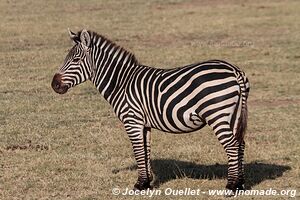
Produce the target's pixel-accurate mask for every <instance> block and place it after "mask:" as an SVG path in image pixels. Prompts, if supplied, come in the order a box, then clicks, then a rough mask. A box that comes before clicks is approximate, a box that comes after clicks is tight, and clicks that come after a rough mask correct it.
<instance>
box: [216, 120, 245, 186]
mask: <svg viewBox="0 0 300 200" xmlns="http://www.w3.org/2000/svg"><path fill="white" fill-rule="evenodd" d="M213 129H214V132H215V134H216V136H217V137H218V140H219V141H220V143H221V144H222V145H223V147H224V149H225V152H226V154H227V157H228V176H227V185H226V188H227V189H230V190H232V191H236V190H237V188H238V185H239V172H240V171H241V170H240V167H241V165H240V162H239V161H240V160H239V149H240V145H239V143H238V141H237V140H236V138H235V137H234V135H233V132H232V129H231V128H230V125H229V123H228V122H220V123H218V124H216V125H215V126H213Z"/></svg>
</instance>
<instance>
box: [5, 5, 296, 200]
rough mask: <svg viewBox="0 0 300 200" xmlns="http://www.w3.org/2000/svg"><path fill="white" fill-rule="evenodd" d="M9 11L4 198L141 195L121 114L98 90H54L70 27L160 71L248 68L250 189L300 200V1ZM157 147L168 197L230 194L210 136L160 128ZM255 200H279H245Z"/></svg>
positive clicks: (222, 160)
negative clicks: (211, 63)
mask: <svg viewBox="0 0 300 200" xmlns="http://www.w3.org/2000/svg"><path fill="white" fill-rule="evenodd" d="M0 10H1V12H0V22H1V23H0V27H1V28H0V30H1V37H0V60H1V64H0V74H1V79H0V199H5V200H6V199H131V198H134V197H130V196H118V197H116V196H113V195H112V193H111V190H112V188H114V187H119V188H121V190H124V189H125V188H126V187H129V188H132V186H133V184H134V182H135V181H136V171H135V161H134V158H133V155H132V149H131V145H130V142H129V140H128V138H127V135H126V133H125V131H124V128H123V126H122V124H121V123H120V122H119V121H118V120H117V119H116V117H115V116H114V114H113V112H112V110H111V108H110V106H109V105H108V104H107V103H106V102H105V101H104V100H103V98H102V97H101V96H100V95H99V94H98V92H97V91H96V89H95V88H94V87H93V86H92V85H91V84H90V83H86V84H83V85H80V86H78V87H76V88H74V89H73V90H71V91H70V92H69V93H67V94H66V95H63V96H59V95H57V94H55V93H54V92H53V91H52V89H51V88H50V82H51V79H52V76H53V74H54V73H55V72H56V70H57V69H58V68H59V66H60V64H62V62H63V60H64V57H65V55H66V52H67V50H68V49H69V48H70V47H71V42H70V41H69V38H68V34H67V28H68V27H69V28H71V29H72V30H73V31H78V30H80V29H82V28H87V29H91V30H94V31H97V32H98V33H101V34H104V35H106V36H107V37H108V38H110V39H112V40H113V41H116V42H117V43H118V44H120V45H122V46H124V47H125V48H126V49H129V50H131V51H133V52H135V55H136V56H137V58H139V60H140V62H141V63H143V64H147V65H150V66H159V67H164V66H165V67H175V66H180V65H184V64H189V63H193V62H198V61H202V60H208V59H225V60H227V61H229V62H231V63H234V64H236V65H238V66H240V67H241V68H242V69H243V70H244V71H245V72H246V73H247V75H248V77H249V79H250V82H251V93H250V98H249V110H250V111H249V112H250V113H249V128H248V132H247V136H246V141H247V145H246V155H245V160H246V173H247V181H248V182H247V187H248V189H249V188H252V189H259V190H262V189H269V188H273V189H276V190H282V189H296V190H297V191H298V197H299V192H300V167H299V166H300V157H299V155H300V147H299V142H300V135H299V132H300V128H299V115H300V107H299V105H300V79H299V75H300V67H299V66H298V65H299V61H300V53H299V52H300V34H299V33H300V24H299V18H300V12H299V10H300V3H299V1H296V0H295V1H293V0H286V1H279V0H275V1H273V0H272V1H271V0H267V1H258V0H254V1H234V0H232V1H231V0H225V1H219V0H215V1H208V0H202V1H196V0H187V1H183V0H182V1H181V0H167V1H159V0H155V1H138V0H126V1H104V0H103V1H98V0H93V1H84V0H75V1H59V0H53V1H35V0H26V1H25V0H24V1H17V0H7V1H0ZM152 144H153V145H152V147H153V148H152V149H153V150H152V152H153V155H152V159H153V167H154V172H155V174H156V186H157V187H158V189H161V190H164V189H166V188H173V189H184V188H186V187H190V188H195V189H201V190H203V191H207V190H208V189H223V188H224V186H225V184H226V162H227V159H226V155H225V153H224V151H223V149H222V147H221V145H220V144H219V143H218V141H217V139H216V137H215V136H214V135H213V133H212V131H211V130H210V129H209V128H205V129H203V130H201V131H199V133H196V134H185V135H172V134H164V133H161V132H159V131H155V130H154V131H153V142H152ZM139 198H140V197H135V199H139ZM197 198H199V199H207V198H208V196H207V195H200V196H198V197H197ZM210 198H212V199H222V198H223V197H222V196H210ZM250 198H255V199H259V198H262V199H266V198H268V197H257V196H256V197H240V199H250ZM281 198H287V197H282V196H276V197H272V199H281ZM154 199H194V197H193V196H181V197H180V196H179V197H176V196H157V197H154Z"/></svg>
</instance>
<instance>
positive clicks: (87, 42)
mask: <svg viewBox="0 0 300 200" xmlns="http://www.w3.org/2000/svg"><path fill="white" fill-rule="evenodd" d="M69 34H70V37H71V39H72V40H73V41H74V43H75V45H74V46H73V48H72V49H71V50H70V51H69V53H68V55H67V56H66V58H65V61H64V64H63V66H62V67H61V69H60V70H59V71H58V73H56V74H55V75H54V77H53V81H52V88H53V89H54V91H56V92H57V93H60V94H64V93H66V92H67V91H68V89H69V88H71V87H74V86H75V85H78V84H80V83H82V82H84V81H86V80H90V81H92V82H93V83H94V85H95V86H96V88H97V89H98V90H99V91H100V93H101V94H102V95H103V96H104V98H105V99H106V100H107V101H108V102H109V103H110V104H111V105H112V107H113V109H114V112H115V113H116V115H117V116H118V118H119V119H120V120H121V121H122V122H123V123H124V126H125V129H126V131H127V133H128V136H129V138H130V140H131V142H132V146H133V151H134V155H135V158H136V161H137V165H138V180H137V182H136V184H135V185H134V187H135V189H138V190H143V189H147V188H150V182H151V181H152V179H153V175H152V170H151V163H150V130H151V128H155V129H159V130H162V131H165V132H172V133H185V132H192V131H196V130H198V129H201V128H202V127H204V126H205V125H206V124H208V125H209V126H211V127H212V129H213V130H214V133H215V134H216V136H217V138H218V139H219V141H220V143H221V144H222V145H223V147H224V149H225V151H226V153H227V156H228V182H227V185H226V187H227V188H228V189H231V190H236V189H237V188H238V189H242V188H243V184H244V167H243V158H244V148H245V142H244V134H245V129H246V124H247V97H248V93H249V82H248V79H247V78H246V76H245V73H244V72H242V71H241V70H240V69H239V68H238V67H236V66H234V65H232V64H229V63H227V62H225V61H221V60H210V61H207V62H202V63H196V64H191V65H188V66H184V67H179V68H175V69H158V68H152V67H148V66H144V65H141V64H139V62H138V61H137V59H136V58H135V56H134V55H133V54H132V53H130V52H128V51H126V50H125V49H123V48H121V47H120V46H118V45H116V44H115V43H113V42H111V41H110V40H108V39H106V38H105V37H103V36H101V35H98V34H97V33H95V32H92V31H87V30H82V31H79V32H78V33H73V32H71V31H69Z"/></svg>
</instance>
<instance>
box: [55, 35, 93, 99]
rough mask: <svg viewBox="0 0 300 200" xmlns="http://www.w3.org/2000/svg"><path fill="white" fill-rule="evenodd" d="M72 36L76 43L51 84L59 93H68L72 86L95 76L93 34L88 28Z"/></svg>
mask: <svg viewBox="0 0 300 200" xmlns="http://www.w3.org/2000/svg"><path fill="white" fill-rule="evenodd" d="M69 34H70V38H71V40H72V41H73V42H74V43H75V45H74V46H73V47H72V48H71V50H70V51H69V53H68V54H67V56H66V58H65V61H64V64H63V65H62V67H61V68H60V69H59V71H58V72H57V73H56V74H55V75H54V77H53V80H52V83H51V86H52V88H53V90H54V91H55V92H57V93H59V94H64V93H66V92H67V91H68V90H69V89H70V88H71V87H74V86H76V85H78V84H80V83H83V82H85V81H86V80H90V79H91V78H92V76H93V73H94V72H93V67H92V66H93V62H92V58H91V56H90V51H91V36H90V33H89V32H88V31H87V30H85V29H84V30H82V31H80V32H78V33H77V34H76V33H73V32H72V31H70V30H69Z"/></svg>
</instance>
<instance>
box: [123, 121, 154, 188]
mask: <svg viewBox="0 0 300 200" xmlns="http://www.w3.org/2000/svg"><path fill="white" fill-rule="evenodd" d="M126 131H127V133H128V136H129V138H130V141H131V143H132V147H133V152H134V156H135V159H136V162H137V168H138V180H137V182H136V183H135V184H134V189H135V190H146V189H148V188H151V185H150V183H151V181H152V180H153V175H152V170H151V162H150V152H151V151H150V143H151V141H150V140H151V138H150V134H151V132H150V128H145V127H144V126H138V125H136V126H132V125H129V126H127V127H126Z"/></svg>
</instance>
